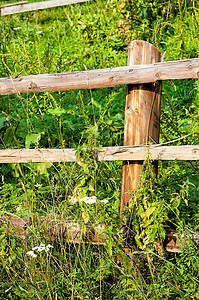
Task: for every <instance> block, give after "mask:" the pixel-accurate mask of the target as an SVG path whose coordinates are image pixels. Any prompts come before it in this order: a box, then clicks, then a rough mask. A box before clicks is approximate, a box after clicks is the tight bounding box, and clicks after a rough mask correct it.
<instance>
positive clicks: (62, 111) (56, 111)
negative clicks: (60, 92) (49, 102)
mask: <svg viewBox="0 0 199 300" xmlns="http://www.w3.org/2000/svg"><path fill="white" fill-rule="evenodd" d="M47 113H48V114H51V115H52V116H56V117H60V116H61V115H63V114H65V113H67V111H66V110H65V109H64V108H61V107H56V108H49V109H48V110H47Z"/></svg>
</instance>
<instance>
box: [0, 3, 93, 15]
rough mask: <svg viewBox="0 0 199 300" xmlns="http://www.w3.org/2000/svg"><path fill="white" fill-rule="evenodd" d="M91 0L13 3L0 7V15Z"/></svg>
mask: <svg viewBox="0 0 199 300" xmlns="http://www.w3.org/2000/svg"><path fill="white" fill-rule="evenodd" d="M88 1H92V0H52V1H43V2H35V3H29V4H22V3H20V4H18V5H17V4H15V5H14V6H13V4H12V5H11V6H8V5H7V6H6V7H2V8H1V16H6V15H13V14H18V13H21V12H27V11H35V10H40V9H47V8H53V7H58V6H65V5H70V4H77V3H82V2H88Z"/></svg>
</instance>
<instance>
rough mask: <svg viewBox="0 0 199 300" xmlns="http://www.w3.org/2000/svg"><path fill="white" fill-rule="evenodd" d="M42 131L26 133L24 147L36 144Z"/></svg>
mask: <svg viewBox="0 0 199 300" xmlns="http://www.w3.org/2000/svg"><path fill="white" fill-rule="evenodd" d="M42 133H43V132H40V133H31V134H27V136H26V142H25V147H26V148H30V145H31V144H34V145H36V144H37V143H38V142H39V140H40V139H41V135H42Z"/></svg>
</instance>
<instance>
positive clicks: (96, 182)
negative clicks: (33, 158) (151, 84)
mask: <svg viewBox="0 0 199 300" xmlns="http://www.w3.org/2000/svg"><path fill="white" fill-rule="evenodd" d="M2 4H4V3H3V2H2ZM198 32H199V13H198V6H197V2H196V1H194V0H192V1H185V0H183V1H180V0H179V1H172V0H169V1H168V2H163V1H160V0H155V1H142V0H138V1H136V2H135V1H133V0H129V1H125V0H120V1H116V0H108V1H103V0H96V1H91V2H88V3H84V4H77V5H70V6H67V7H60V8H54V9H49V10H43V11H38V12H29V13H21V14H18V15H13V16H6V17H1V19H0V49H1V51H0V76H1V77H8V76H16V75H17V74H19V73H20V72H22V75H29V74H39V73H53V72H54V73H59V72H68V71H76V70H79V71H80V70H85V69H88V70H89V69H98V68H106V67H116V66H125V65H126V47H127V44H128V42H129V41H130V40H133V39H143V40H146V41H148V42H150V43H153V44H154V45H155V46H156V47H157V48H158V49H160V51H161V52H162V53H164V60H177V59H186V58H193V57H198V56H199V47H198ZM125 93H126V87H125V86H121V87H119V88H106V89H103V90H102V89H98V90H92V91H87V90H85V91H82V90H78V91H67V92H54V93H36V94H28V93H27V94H21V95H9V96H1V100H0V129H1V132H0V140H1V143H0V149H5V148H24V147H26V148H35V147H38V148H40V147H41V148H62V147H64V148H72V147H73V148H76V149H78V155H79V157H84V159H85V161H84V163H76V164H70V163H61V164H58V163H56V164H50V163H46V164H36V163H35V164H24V165H23V164H21V165H19V164H8V165H6V164H4V165H3V164H2V165H0V176H1V178H0V211H1V215H17V216H19V217H32V216H33V215H34V216H35V215H37V216H40V217H43V216H45V217H46V216H47V217H48V218H50V219H52V220H63V221H67V220H74V221H76V222H79V223H81V224H82V222H83V223H87V222H90V223H92V224H93V225H96V224H99V223H101V224H106V228H105V231H106V234H107V240H106V245H105V246H103V247H102V246H94V245H88V244H85V243H82V244H81V245H75V244H74V245H73V244H70V243H68V242H67V240H63V239H61V238H58V239H56V240H53V239H51V238H50V237H46V235H45V230H44V229H40V230H39V229H35V228H32V229H31V232H30V233H29V234H28V236H27V237H26V239H25V240H21V239H19V238H17V236H16V235H14V234H13V233H12V232H5V230H4V229H3V228H1V231H0V241H1V244H0V279H1V280H0V299H35V298H37V299H199V293H198V290H199V289H198V286H199V281H198V267H199V258H198V252H197V249H196V247H195V245H194V244H193V243H192V242H191V241H189V242H188V243H187V245H184V247H183V249H182V252H181V253H180V254H175V253H164V251H163V250H162V247H161V246H162V241H163V240H164V236H165V230H166V228H168V227H169V228H173V229H178V230H180V232H193V231H196V230H198V229H199V226H198V217H199V211H198V199H199V186H198V183H199V180H198V179H199V174H198V167H199V165H198V162H162V163H161V162H159V176H158V178H157V179H155V178H154V175H153V172H152V171H151V162H150V159H148V160H147V161H146V162H145V164H144V168H143V174H142V186H140V188H139V190H138V192H137V194H136V195H135V194H133V193H132V201H131V203H130V206H129V208H128V209H127V210H126V217H127V219H128V224H129V225H130V227H131V228H133V229H135V230H136V232H137V235H136V237H135V247H134V249H133V251H132V253H129V254H128V253H126V252H125V251H124V250H123V248H122V243H123V242H122V241H119V240H120V239H119V238H118V236H119V233H118V231H117V229H116V228H118V227H120V225H121V224H120V218H119V202H120V184H121V167H122V163H121V162H110V163H103V164H102V163H97V162H95V161H94V160H93V158H92V157H91V156H90V155H89V154H86V152H85V151H84V150H83V149H84V148H87V149H91V148H93V147H96V146H114V145H122V144H123V126H124V105H125ZM198 98H199V93H198V81H197V80H175V81H173V80H170V81H166V82H164V83H163V94H162V115H161V136H160V142H166V141H170V140H173V139H176V138H179V137H182V136H184V135H187V134H188V133H192V134H191V135H189V136H188V137H187V138H184V139H181V140H179V141H178V142H176V143H174V145H180V144H198V142H199V140H198V129H199V125H198V121H199V115H198V106H199V104H198V103H199V102H198V100H199V99H198ZM88 153H89V152H88ZM154 180H155V181H156V187H155V188H154V187H153V188H152V185H153V184H152V182H154ZM93 195H95V196H96V197H97V202H96V203H94V204H85V203H82V202H81V201H80V200H81V199H82V198H83V197H91V196H93ZM105 199H106V200H108V203H106V204H105V203H103V202H101V200H105ZM41 243H43V244H45V245H47V244H49V243H50V244H51V245H52V246H53V248H48V249H49V251H48V249H47V248H45V247H44V246H41V247H40V248H39V249H38V248H37V249H36V250H35V253H36V254H37V257H31V256H29V255H27V252H28V251H30V250H32V248H34V247H36V246H40V244H41ZM42 247H43V248H42ZM39 250H40V251H39ZM117 257H119V261H118V259H117Z"/></svg>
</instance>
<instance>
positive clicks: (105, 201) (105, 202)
mask: <svg viewBox="0 0 199 300" xmlns="http://www.w3.org/2000/svg"><path fill="white" fill-rule="evenodd" d="M101 202H102V203H104V204H107V203H109V201H108V200H107V199H104V200H101Z"/></svg>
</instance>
